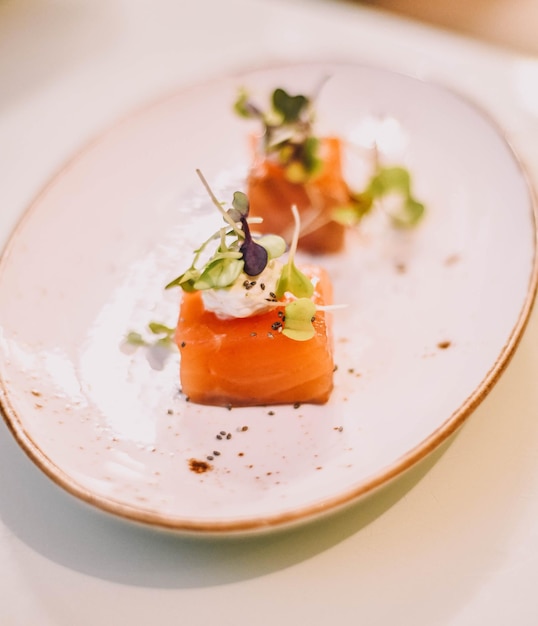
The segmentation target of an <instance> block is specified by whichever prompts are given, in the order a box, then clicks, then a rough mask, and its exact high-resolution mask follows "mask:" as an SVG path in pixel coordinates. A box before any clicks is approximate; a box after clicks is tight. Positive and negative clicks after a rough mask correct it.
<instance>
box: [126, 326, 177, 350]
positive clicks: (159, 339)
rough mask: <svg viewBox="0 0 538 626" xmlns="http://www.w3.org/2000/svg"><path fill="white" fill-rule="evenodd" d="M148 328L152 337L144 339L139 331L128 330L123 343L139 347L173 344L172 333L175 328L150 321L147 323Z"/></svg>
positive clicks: (168, 345) (170, 345) (169, 345)
mask: <svg viewBox="0 0 538 626" xmlns="http://www.w3.org/2000/svg"><path fill="white" fill-rule="evenodd" d="M148 330H149V331H150V333H151V335H152V338H151V339H144V337H143V336H142V334H141V333H139V332H136V331H130V332H128V333H127V336H126V337H125V343H127V344H129V345H131V346H135V347H140V346H146V347H150V346H163V347H172V346H173V345H174V333H175V328H172V327H170V326H166V325H165V324H162V323H161V322H150V323H149V324H148Z"/></svg>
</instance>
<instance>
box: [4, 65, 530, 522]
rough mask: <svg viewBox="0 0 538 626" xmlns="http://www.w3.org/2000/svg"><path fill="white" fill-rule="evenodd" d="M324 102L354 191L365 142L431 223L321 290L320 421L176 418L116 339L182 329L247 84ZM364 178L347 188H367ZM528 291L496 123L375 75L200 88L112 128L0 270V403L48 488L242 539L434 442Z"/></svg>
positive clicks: (154, 357) (172, 386) (280, 76)
mask: <svg viewBox="0 0 538 626" xmlns="http://www.w3.org/2000/svg"><path fill="white" fill-rule="evenodd" d="M327 76H329V77H330V78H329V80H328V81H327V82H326V83H325V85H324V87H323V89H322V91H321V94H320V96H319V99H318V131H319V132H320V133H325V132H332V133H336V134H338V135H340V136H342V137H346V138H347V139H348V140H349V142H350V143H351V144H353V146H354V147H353V149H352V151H351V153H352V154H353V157H352V159H351V161H350V164H349V172H348V173H349V178H350V181H351V182H352V183H353V180H355V181H356V182H357V185H358V184H360V178H361V176H364V171H363V170H364V169H365V167H366V165H365V164H367V163H368V162H369V161H368V159H369V158H370V157H371V145H372V144H371V142H372V140H374V139H375V141H376V142H377V145H378V147H379V150H380V152H381V155H382V158H383V159H384V160H385V161H386V162H387V163H389V162H392V161H395V162H399V163H403V164H405V165H406V166H407V167H408V168H409V169H410V170H411V172H412V173H413V177H414V183H415V191H416V194H417V195H418V196H419V197H420V198H421V199H422V200H423V201H424V202H425V203H426V204H427V207H428V212H427V216H426V219H425V220H424V221H423V222H422V223H421V224H420V226H419V227H418V228H416V229H414V230H413V231H409V232H400V231H395V230H393V229H392V228H391V227H390V225H389V224H388V222H387V221H386V219H385V218H384V216H383V214H382V213H381V212H378V213H377V214H376V215H375V216H373V217H372V218H371V219H369V220H368V221H367V222H365V223H364V224H363V226H362V227H361V229H360V230H359V231H357V232H352V233H350V234H349V237H348V241H347V247H346V251H345V252H343V253H342V254H339V255H335V256H332V257H328V258H325V259H323V263H324V265H326V267H327V268H328V270H329V271H330V273H331V275H332V278H333V281H334V285H335V294H336V296H335V297H336V301H337V302H340V303H343V304H346V305H347V307H346V308H345V309H342V310H339V311H336V312H335V313H334V329H335V353H336V362H337V364H338V370H337V371H336V373H335V389H334V393H333V395H332V397H331V400H330V402H329V403H328V404H327V405H325V406H308V405H303V406H299V407H293V406H278V407H257V408H242V409H233V410H227V409H225V408H218V407H204V406H198V405H194V404H191V403H188V402H186V400H185V398H184V397H183V396H182V395H181V394H180V393H179V380H178V367H179V356H178V354H177V352H173V351H167V350H166V349H164V350H161V349H159V348H158V347H157V348H155V347H153V348H145V347H140V348H138V349H136V350H134V349H133V348H132V347H130V346H127V345H125V343H124V341H123V339H124V337H125V336H126V334H127V333H128V332H129V331H132V330H135V331H139V332H142V334H144V336H145V337H147V338H148V339H149V338H150V333H147V332H146V330H145V329H146V325H147V323H148V322H149V321H152V320H155V321H159V322H164V323H165V324H168V325H174V323H175V321H176V317H177V309H178V303H179V299H180V293H179V291H167V292H164V290H163V286H164V285H165V284H166V283H167V282H168V281H169V280H171V279H172V278H174V277H175V276H176V275H177V274H179V273H180V272H181V271H182V270H183V269H185V268H186V266H187V265H188V264H189V263H190V258H191V252H192V250H193V249H194V248H195V247H196V245H197V244H198V243H199V241H200V240H201V238H203V235H204V234H205V233H207V228H212V227H213V225H214V223H215V220H217V221H218V217H217V216H215V212H214V209H213V208H212V207H211V203H210V201H208V199H207V198H206V196H205V192H204V191H203V189H202V188H201V185H200V182H199V181H198V179H197V177H196V175H195V168H200V169H202V171H203V172H204V174H205V176H206V178H207V179H208V180H209V181H210V184H211V185H212V187H213V189H214V191H215V192H216V194H217V196H218V197H219V198H222V199H223V200H228V199H230V198H231V193H232V191H233V190H235V189H241V188H242V187H243V182H242V181H243V180H244V177H245V174H246V172H247V168H248V164H249V155H248V145H247V144H248V142H247V134H248V132H249V131H250V130H251V127H250V126H249V123H247V122H245V121H244V120H240V119H237V118H236V117H235V116H234V114H233V113H232V109H231V105H232V103H233V101H234V99H235V96H236V93H237V89H238V88H239V87H241V86H246V87H248V88H249V89H250V90H251V91H252V93H253V95H254V96H255V97H258V98H259V99H260V101H264V100H265V98H266V96H267V94H268V93H269V92H270V91H271V90H272V89H273V88H274V87H276V86H283V87H285V88H288V89H289V90H290V91H292V92H295V93H299V92H306V93H311V92H312V91H313V90H314V89H316V88H317V86H318V85H319V84H320V82H321V81H322V80H323V79H324V78H325V77H327ZM353 177H356V178H355V179H354V178H353ZM535 289H536V262H535V216H534V206H533V199H532V193H531V191H530V189H529V186H528V184H527V181H526V179H525V176H524V174H523V173H522V170H521V168H520V166H519V164H518V161H517V159H516V158H515V156H514V154H513V152H512V151H511V149H510V147H509V146H508V144H507V143H506V141H505V139H504V138H503V137H502V135H501V134H500V133H499V132H498V130H497V128H496V127H495V125H494V124H492V123H491V122H490V120H489V119H488V118H487V116H485V115H483V113H482V112H481V111H479V110H478V109H477V108H475V107H474V106H472V105H470V104H469V103H468V102H467V101H465V100H464V99H461V98H460V97H458V96H457V95H454V94H453V93H451V92H450V91H448V90H446V89H444V88H442V87H439V86H436V85H433V84H428V83H424V82H421V81H419V80H416V79H413V78H410V77H405V76H401V75H397V74H393V73H390V72H387V71H384V70H379V69H375V68H370V67H360V66H352V65H345V64H316V63H312V64H305V65H293V66H285V67H279V68H271V69H263V70H257V71H252V72H250V73H246V74H242V75H240V76H233V77H227V78H223V79H218V80H215V81H213V82H209V83H205V84H202V85H196V86H193V87H192V88H189V89H185V90H182V91H181V92H179V93H177V94H175V95H173V96H172V97H169V98H167V99H166V100H163V101H161V102H158V103H156V104H155V105H153V106H150V107H148V108H146V109H144V110H142V111H139V112H137V113H135V114H133V115H132V116H130V117H129V118H128V119H126V120H125V121H123V122H121V123H119V124H117V125H116V126H115V127H113V128H112V129H110V130H109V131H108V132H106V133H105V134H103V136H102V137H100V138H99V139H98V140H97V141H95V142H93V143H92V144H91V145H90V146H88V147H87V148H86V149H85V150H83V151H82V152H81V153H80V154H78V155H77V156H76V157H75V158H73V160H72V161H71V162H70V163H69V164H68V165H67V166H66V167H65V168H64V169H63V170H62V171H61V172H60V173H59V174H58V175H57V176H56V177H55V178H54V179H53V180H52V181H51V182H50V184H49V185H48V186H47V187H46V189H44V191H43V192H42V193H41V194H40V196H39V197H38V198H37V199H36V200H35V202H34V203H33V205H32V206H31V207H30V209H29V210H28V212H27V213H26V215H25V217H24V218H23V220H22V221H21V223H20V224H19V226H18V228H17V229H16V231H15V233H14V234H13V236H12V238H11V240H10V242H9V244H8V247H7V249H6V251H5V252H4V255H3V258H2V261H1V265H0V351H1V355H2V358H1V360H0V401H1V405H2V408H3V412H4V414H5V417H6V420H7V423H8V425H9V426H10V428H11V430H12V432H13V433H14V435H15V437H16V439H17V440H18V442H19V443H20V444H21V446H22V447H23V449H24V450H25V451H26V452H27V453H28V454H29V456H30V457H31V458H32V459H33V460H34V461H35V462H36V463H37V465H38V466H39V467H40V468H41V469H43V470H44V471H45V472H46V473H47V474H48V475H49V476H50V477H51V478H52V479H53V480H54V481H56V482H57V483H58V484H59V485H61V486H63V487H64V488H66V489H67V490H68V491H69V492H71V493H72V494H74V495H76V496H78V497H79V498H81V499H83V500H85V501H87V502H89V503H91V504H93V505H95V506H97V507H99V508H101V509H104V510H106V511H109V512H111V513H115V514H117V515H120V516H123V517H126V518H129V519H133V520H136V521H140V522H145V523H147V524H151V525H155V526H159V527H166V528H171V529H175V530H177V531H183V532H187V531H190V532H197V533H206V534H207V533H222V534H224V533H232V532H253V531H261V530H265V529H271V528H276V527H281V526H285V525H287V524H291V523H298V522H301V521H306V520H309V519H312V518H313V517H315V516H317V515H320V514H322V513H326V512H328V511H331V510H333V509H335V508H337V507H339V506H341V505H344V504H347V503H350V502H353V501H355V500H356V499H357V498H359V497H360V496H362V495H364V494H366V493H369V492H371V491H373V490H374V489H375V488H376V487H378V486H379V485H382V484H384V483H387V482H388V481H389V480H390V479H392V478H393V477H395V476H397V475H398V474H400V473H402V472H403V471H404V470H406V469H407V468H409V467H410V466H411V465H413V464H414V463H416V462H417V461H418V460H420V459H422V458H423V457H425V456H426V455H427V454H428V453H429V452H431V451H432V450H433V449H434V448H436V447H437V446H438V445H439V444H440V443H441V442H443V441H444V440H445V439H446V438H447V437H448V436H449V434H451V433H452V432H454V431H455V430H456V429H457V428H458V426H460V425H461V424H462V423H463V421H464V420H465V419H466V418H467V417H468V415H469V414H470V412H471V411H472V409H473V408H474V407H475V406H476V405H477V404H478V403H479V402H480V400H482V399H483V398H484V397H485V395H486V394H487V392H488V391H489V390H490V388H491V387H492V385H493V384H494V382H495V381H496V379H497V378H498V376H499V374H500V373H501V372H502V370H503V368H504V366H505V365H506V363H507V362H508V360H509V357H510V356H511V355H512V353H513V351H514V349H515V347H516V345H517V343H518V340H519V338H520V336H521V333H522V331H523V329H524V326H525V323H526V321H527V318H528V315H529V313H530V309H531V306H532V301H533V299H534V295H535Z"/></svg>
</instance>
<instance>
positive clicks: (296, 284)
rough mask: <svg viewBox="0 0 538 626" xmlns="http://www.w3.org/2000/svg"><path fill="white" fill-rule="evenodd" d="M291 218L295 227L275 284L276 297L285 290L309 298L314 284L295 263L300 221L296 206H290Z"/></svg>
mask: <svg viewBox="0 0 538 626" xmlns="http://www.w3.org/2000/svg"><path fill="white" fill-rule="evenodd" d="M291 211H292V213H293V219H294V220H295V228H294V231H293V239H292V242H291V246H290V251H289V254H288V261H287V263H286V264H285V265H284V267H283V268H282V272H281V274H280V277H279V279H278V282H277V285H276V291H275V294H276V297H277V298H281V297H282V296H283V295H284V294H285V293H286V292H287V291H288V292H290V293H292V294H293V295H294V296H295V297H296V298H303V297H304V298H310V297H311V296H312V294H313V293H314V285H313V284H312V281H311V280H310V279H309V278H308V276H306V275H305V274H303V272H301V270H299V269H298V268H297V267H296V265H295V252H296V251H297V244H298V242H299V231H300V229H301V221H300V217H299V211H298V210H297V207H296V206H295V205H293V206H292V207H291Z"/></svg>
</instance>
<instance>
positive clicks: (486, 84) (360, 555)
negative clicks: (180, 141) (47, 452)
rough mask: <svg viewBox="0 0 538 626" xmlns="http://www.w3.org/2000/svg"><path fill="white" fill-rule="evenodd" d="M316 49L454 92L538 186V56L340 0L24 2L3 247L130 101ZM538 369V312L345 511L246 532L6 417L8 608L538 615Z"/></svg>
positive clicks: (102, 612) (6, 126)
mask: <svg viewBox="0 0 538 626" xmlns="http://www.w3.org/2000/svg"><path fill="white" fill-rule="evenodd" d="M312 58H313V59H335V60H340V59H346V60H348V59H351V60H357V61H361V62H368V63H373V64H376V65H383V66H388V67H390V68H393V69H396V70H401V71H404V72H408V73H411V74H413V75H416V76H419V77H422V78H426V79H432V80H436V81H441V82H443V83H445V84H448V85H450V86H453V87H455V88H456V89H457V90H458V91H460V92H461V93H463V94H466V95H467V96H470V97H471V98H472V99H474V100H475V101H476V102H477V103H479V105H480V106H482V108H483V109H485V110H486V111H488V112H489V113H490V114H492V115H493V116H494V117H495V118H496V119H497V121H498V122H499V123H500V124H501V126H502V127H503V128H504V129H505V131H506V134H507V136H508V138H509V139H510V141H511V142H512V143H513V145H514V147H515V148H516V150H517V151H518V152H519V154H520V155H521V157H522V158H523V160H524V161H525V163H526V165H527V168H528V170H529V171H530V173H531V176H532V178H533V179H534V180H535V181H537V182H538V58H533V57H525V56H522V55H516V54H512V53H508V52H507V51H501V50H500V49H495V48H493V47H488V46H485V45H484V44H479V43H478V42H473V41H472V40H469V39H461V38H458V37H456V36H453V35H449V34H447V33H446V32H441V31H436V30H435V29H432V28H427V27H425V26H421V25H418V24H415V23H413V22H410V21H408V20H403V19H401V18H397V17H391V16H390V15H388V14H386V13H381V12H376V11H374V10H370V9H365V8H361V7H360V6H358V5H354V4H345V3H338V2H330V1H328V0H311V1H310V2H307V1H304V0H296V1H292V0H287V1H286V0H196V2H188V3H187V2H185V1H184V0H183V1H182V0H169V1H167V0H157V1H154V2H150V1H149V0H147V1H142V0H123V1H122V0H73V1H71V2H69V1H68V0H57V1H53V0H48V1H47V0H16V1H14V0H11V1H7V2H6V1H5V0H4V1H3V2H0V244H1V245H3V243H4V242H5V241H6V239H7V237H8V236H9V233H10V231H11V229H12V228H13V226H14V225H15V223H16V221H17V219H18V218H19V217H20V216H21V214H22V213H23V212H24V210H25V207H26V206H27V205H28V203H29V202H30V201H31V199H32V198H33V197H34V195H35V194H36V193H37V191H38V190H39V189H40V188H41V186H42V185H43V184H44V183H45V182H46V181H47V179H48V178H49V177H50V176H51V175H52V174H53V173H54V172H55V171H56V170H57V169H58V168H59V167H60V166H61V164H62V163H63V161H64V160H65V159H66V158H67V157H68V156H69V155H70V154H71V153H72V152H73V151H75V150H76V149H77V148H79V147H81V146H82V145H83V144H84V143H85V142H86V141H87V140H88V139H90V138H91V137H93V136H95V135H96V133H98V132H99V131H100V130H101V129H103V128H104V127H106V126H107V125H109V124H111V123H113V122H114V120H116V119H117V118H118V117H121V115H122V114H123V113H124V112H126V111H129V110H131V109H132V108H134V107H137V106H138V105H140V104H142V103H144V102H147V101H150V100H152V99H154V98H156V97H158V96H160V95H162V94H163V93H166V92H169V91H171V90H173V89H176V88H178V87H180V86H181V85H183V84H188V83H190V82H193V81H198V80H200V79H201V78H210V77H212V76H215V75H217V74H219V73H222V72H225V71H228V70H236V69H242V68H248V67H252V66H255V65H260V64H265V63H267V62H270V61H276V60H278V61H285V60H303V59H312ZM0 297H6V296H5V294H2V295H1V296H0ZM537 379H538V324H537V319H536V313H535V314H534V315H533V317H532V318H531V320H530V323H529V326H528V329H527V331H526V333H525V336H524V337H523V340H522V342H521V345H520V347H519V349H518V351H517V352H516V354H515V356H514V358H513V360H512V362H511V364H510V365H509V367H508V368H507V370H506V372H505V374H504V375H503V376H502V378H501V380H500V381H499V383H498V384H497V385H496V387H495V388H494V389H493V391H492V392H491V394H490V395H489V396H488V397H487V398H486V400H485V401H484V402H483V403H482V404H481V406H480V407H479V408H478V410H476V411H475V412H474V414H473V415H472V416H471V418H470V419H469V420H468V422H467V423H466V424H465V426H464V428H463V429H462V430H461V431H460V432H459V433H458V435H457V437H456V438H455V439H454V440H453V441H452V442H451V443H450V445H449V446H445V448H444V449H442V450H440V451H439V452H438V453H436V454H434V455H433V456H432V457H430V458H429V459H428V461H427V462H426V463H424V464H423V465H422V466H420V467H418V468H415V469H414V470H412V471H411V472H410V473H408V474H407V475H405V476H404V477H403V478H401V479H399V480H398V481H397V482H395V483H393V484H392V485H390V486H389V487H388V488H386V489H385V490H383V491H382V492H381V493H380V494H377V495H376V496H374V497H371V498H370V499H368V500H366V501H364V502H362V503H359V504H358V505H356V506H354V507H352V508H350V509H348V510H346V511H344V512H343V513H340V514H338V515H337V516H333V517H331V518H330V519H328V520H324V521H320V522H316V523H314V524H311V525H308V526H305V527H303V528H301V529H297V530H294V531H287V532H278V533H275V534H270V535H266V536H263V537H258V538H249V539H240V540H239V539H226V540H222V539H220V540H209V539H207V538H206V539H204V540H196V539H187V538H184V537H178V536H175V535H170V534H165V533H160V532H156V531H154V530H151V529H147V528H144V527H139V526H135V525H131V524H130V523H127V522H124V521H122V520H121V519H117V518H114V517H112V516H108V515H106V514H104V513H101V512H100V511H97V510H95V509H93V508H90V507H89V506H87V505H84V504H82V503H81V502H79V501H78V500H76V499H75V498H73V497H71V496H69V495H68V494H67V493H65V492H64V491H63V490H61V489H60V488H59V487H57V486H56V485H55V484H53V483H52V482H51V481H50V480H49V479H47V478H46V477H45V476H44V475H43V474H42V473H41V472H40V470H38V469H37V468H36V467H35V466H34V465H33V464H32V462H31V461H30V460H28V459H27V457H26V456H25V454H24V453H23V452H22V451H21V450H20V449H19V448H18V446H17V444H16V443H15V441H14V439H13V437H12V436H11V434H10V433H9V431H8V429H7V427H6V426H5V425H4V423H3V422H1V423H0V624H2V626H26V625H39V626H75V625H76V626H85V625H94V624H95V625H97V624H99V625H100V626H107V625H109V624H111V625H112V624H114V625H115V624H130V625H131V626H135V625H142V624H144V625H145V624H159V625H163V626H165V625H168V624H170V625H171V624H174V625H177V624H182V625H187V624H190V625H205V624H213V623H214V624H219V625H222V626H224V625H234V626H242V625H245V626H246V625H249V626H251V625H256V626H257V625H262V626H263V625H266V624H267V625H269V624H311V625H314V626H316V625H325V624H330V623H332V622H334V621H338V622H340V623H342V624H365V625H377V624H379V625H389V624H390V625H394V624H398V625H413V626H421V625H424V626H426V625H428V626H432V625H436V626H438V625H448V624H450V625H451V626H456V625H457V626H464V625H473V626H475V625H482V624H488V625H489V626H497V625H499V626H500V625H503V626H504V625H505V624H517V625H519V626H527V625H528V626H530V625H534V624H538V594H537V592H536V585H537V583H536V581H537V578H538V419H536V416H537V413H538V385H537V384H536V380H537Z"/></svg>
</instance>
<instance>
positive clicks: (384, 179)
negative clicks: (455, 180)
mask: <svg viewBox="0 0 538 626" xmlns="http://www.w3.org/2000/svg"><path fill="white" fill-rule="evenodd" d="M376 205H378V206H381V207H382V208H385V210H386V211H387V214H388V216H389V218H390V219H391V221H392V223H393V225H394V226H396V227H399V228H408V227H412V226H415V225H416V224H418V222H419V221H420V220H421V218H422V216H423V215H424V211H425V207H424V205H423V204H422V203H421V202H419V201H418V200H417V199H416V198H415V197H414V195H413V192H412V185H411V175H410V173H409V171H408V170H407V169H405V168H404V167H400V166H392V167H382V166H380V165H379V163H377V162H376V167H375V171H374V174H373V175H372V177H371V178H370V180H369V182H368V184H367V186H366V188H365V189H364V191H362V192H360V193H354V194H352V195H351V198H350V202H349V204H346V205H345V206H340V207H337V208H336V209H335V210H334V211H333V219H334V220H335V221H336V222H339V223H340V224H343V225H345V226H355V225H357V224H358V223H359V222H360V221H361V220H362V218H363V217H364V216H365V215H367V214H368V213H370V212H371V211H372V209H373V208H374V207H375V206H376ZM389 206H390V208H389Z"/></svg>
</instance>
